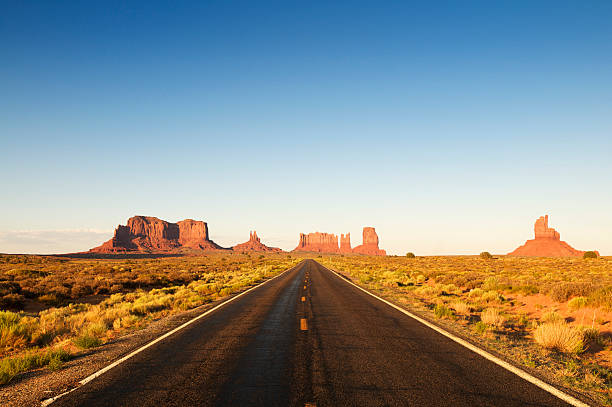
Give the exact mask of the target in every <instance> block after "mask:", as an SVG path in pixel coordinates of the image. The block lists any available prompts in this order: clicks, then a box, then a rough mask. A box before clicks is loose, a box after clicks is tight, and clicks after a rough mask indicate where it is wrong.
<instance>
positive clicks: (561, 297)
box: [549, 282, 598, 302]
mask: <svg viewBox="0 0 612 407" xmlns="http://www.w3.org/2000/svg"><path fill="white" fill-rule="evenodd" d="M597 288H598V287H597V286H596V285H595V284H593V283H590V282H566V283H561V284H554V285H553V286H552V287H551V288H550V292H549V295H550V298H552V299H553V300H555V301H558V302H565V301H567V300H569V299H570V298H571V297H574V296H582V297H586V296H588V295H589V294H591V293H592V292H594V291H595V290H597Z"/></svg>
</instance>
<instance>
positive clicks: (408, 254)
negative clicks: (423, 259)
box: [406, 252, 416, 259]
mask: <svg viewBox="0 0 612 407" xmlns="http://www.w3.org/2000/svg"><path fill="white" fill-rule="evenodd" d="M406 257H407V258H409V259H414V258H415V257H416V256H415V255H414V253H412V252H408V253H406Z"/></svg>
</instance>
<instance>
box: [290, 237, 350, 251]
mask: <svg viewBox="0 0 612 407" xmlns="http://www.w3.org/2000/svg"><path fill="white" fill-rule="evenodd" d="M294 251H303V252H319V253H338V252H339V251H340V248H339V247H338V236H336V235H334V234H332V233H319V232H315V233H308V234H304V233H300V241H299V243H298V245H297V247H296V248H295V249H294Z"/></svg>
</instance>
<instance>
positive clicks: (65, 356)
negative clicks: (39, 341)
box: [0, 349, 71, 384]
mask: <svg viewBox="0 0 612 407" xmlns="http://www.w3.org/2000/svg"><path fill="white" fill-rule="evenodd" d="M70 357H71V355H70V353H68V352H67V351H66V350H64V349H49V350H47V351H46V352H38V351H30V352H27V353H26V354H24V355H20V356H12V357H7V358H4V359H2V360H0V384H6V383H8V382H10V381H11V380H12V379H13V378H14V377H15V376H17V375H18V374H20V373H23V372H26V371H28V370H30V369H36V368H38V367H42V366H46V365H49V368H51V369H58V368H60V367H61V365H62V363H63V362H65V361H67V360H69V359H70Z"/></svg>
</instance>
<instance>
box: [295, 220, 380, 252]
mask: <svg viewBox="0 0 612 407" xmlns="http://www.w3.org/2000/svg"><path fill="white" fill-rule="evenodd" d="M293 251H301V252H317V253H343V254H344V253H357V254H365V255H369V256H385V255H386V254H387V252H385V251H384V250H381V249H379V248H378V235H377V234H376V230H375V229H374V228H372V227H364V228H363V244H361V245H359V246H357V247H355V248H354V249H352V248H351V234H350V233H347V234H346V235H343V234H342V235H340V246H338V236H337V235H334V234H332V233H320V232H315V233H308V234H304V233H300V241H299V242H298V245H297V247H296V248H295V249H293Z"/></svg>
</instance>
